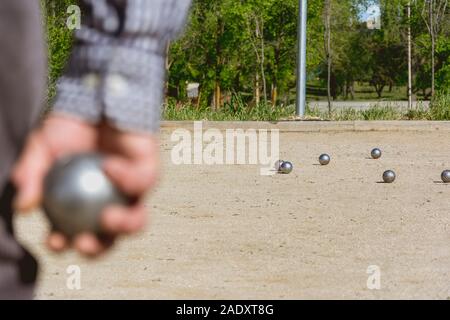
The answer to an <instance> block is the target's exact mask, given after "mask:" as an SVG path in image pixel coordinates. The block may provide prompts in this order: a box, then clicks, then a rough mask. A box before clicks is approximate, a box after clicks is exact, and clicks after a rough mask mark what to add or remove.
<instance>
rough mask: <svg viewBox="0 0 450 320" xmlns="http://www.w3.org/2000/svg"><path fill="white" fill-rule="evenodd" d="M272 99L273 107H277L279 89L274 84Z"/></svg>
mask: <svg viewBox="0 0 450 320" xmlns="http://www.w3.org/2000/svg"><path fill="white" fill-rule="evenodd" d="M271 98H272V101H271V102H272V106H274V107H275V106H276V105H277V99H278V88H277V85H276V84H272V94H271Z"/></svg>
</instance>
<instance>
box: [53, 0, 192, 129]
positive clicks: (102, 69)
mask: <svg viewBox="0 0 450 320" xmlns="http://www.w3.org/2000/svg"><path fill="white" fill-rule="evenodd" d="M83 3H84V6H83V8H82V14H83V26H82V28H81V30H78V31H77V32H76V42H75V47H74V50H73V53H72V56H71V58H70V61H69V65H68V68H67V71H66V73H65V74H64V76H63V77H62V78H61V79H60V81H59V85H58V95H57V98H56V101H55V105H54V111H55V112H62V113H66V114H71V115H73V116H76V117H79V118H82V119H84V120H86V121H89V122H93V123H97V122H99V121H100V120H101V119H103V118H106V119H107V120H108V121H109V122H110V123H111V124H112V125H114V126H116V127H118V128H119V129H123V130H133V131H136V130H137V131H146V132H154V131H157V130H158V127H159V118H160V107H161V104H162V102H163V94H164V80H165V77H166V74H165V57H166V46H167V43H168V41H169V40H170V39H173V38H174V37H175V36H176V35H177V33H178V32H179V31H180V30H181V29H182V27H183V25H184V22H185V19H186V15H187V11H188V8H189V5H190V0H152V1H148V0H147V1H137V0H116V1H111V2H106V1H98V0H96V1H92V0H84V2H83Z"/></svg>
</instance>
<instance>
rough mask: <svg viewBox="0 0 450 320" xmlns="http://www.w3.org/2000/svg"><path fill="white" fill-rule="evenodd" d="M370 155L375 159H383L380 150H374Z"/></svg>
mask: <svg viewBox="0 0 450 320" xmlns="http://www.w3.org/2000/svg"><path fill="white" fill-rule="evenodd" d="M370 155H371V156H372V158H373V159H380V158H381V155H382V153H381V150H380V149H378V148H375V149H373V150H372V152H371V153H370Z"/></svg>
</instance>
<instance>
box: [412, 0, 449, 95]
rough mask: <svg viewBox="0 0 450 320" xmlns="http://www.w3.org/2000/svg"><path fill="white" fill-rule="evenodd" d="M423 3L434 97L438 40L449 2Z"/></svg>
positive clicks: (428, 1) (432, 1)
mask: <svg viewBox="0 0 450 320" xmlns="http://www.w3.org/2000/svg"><path fill="white" fill-rule="evenodd" d="M421 2H422V4H421V5H422V18H423V21H424V22H425V25H426V26H427V29H428V33H429V35H430V38H431V96H432V97H434V95H435V88H436V81H435V80H436V61H435V55H436V38H437V37H438V36H439V34H440V32H441V30H442V24H443V22H444V19H445V17H446V13H447V6H448V0H425V1H421ZM418 3H420V1H418Z"/></svg>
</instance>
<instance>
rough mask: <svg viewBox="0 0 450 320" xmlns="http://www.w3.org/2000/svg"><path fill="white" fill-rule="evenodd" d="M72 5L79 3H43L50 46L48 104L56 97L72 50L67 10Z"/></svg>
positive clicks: (50, 0)
mask: <svg viewBox="0 0 450 320" xmlns="http://www.w3.org/2000/svg"><path fill="white" fill-rule="evenodd" d="M72 4H77V1H75V0H42V1H41V6H42V12H43V15H44V23H45V29H46V37H47V46H48V67H49V71H48V89H47V90H48V92H47V103H48V104H50V101H51V99H52V98H53V97H54V95H55V92H56V81H57V80H58V78H59V77H60V76H61V74H62V72H63V70H64V67H65V65H66V62H67V59H68V56H69V54H70V51H71V48H72V40H73V31H71V30H69V28H67V26H66V20H67V18H68V13H67V8H68V7H69V6H70V5H72Z"/></svg>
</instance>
